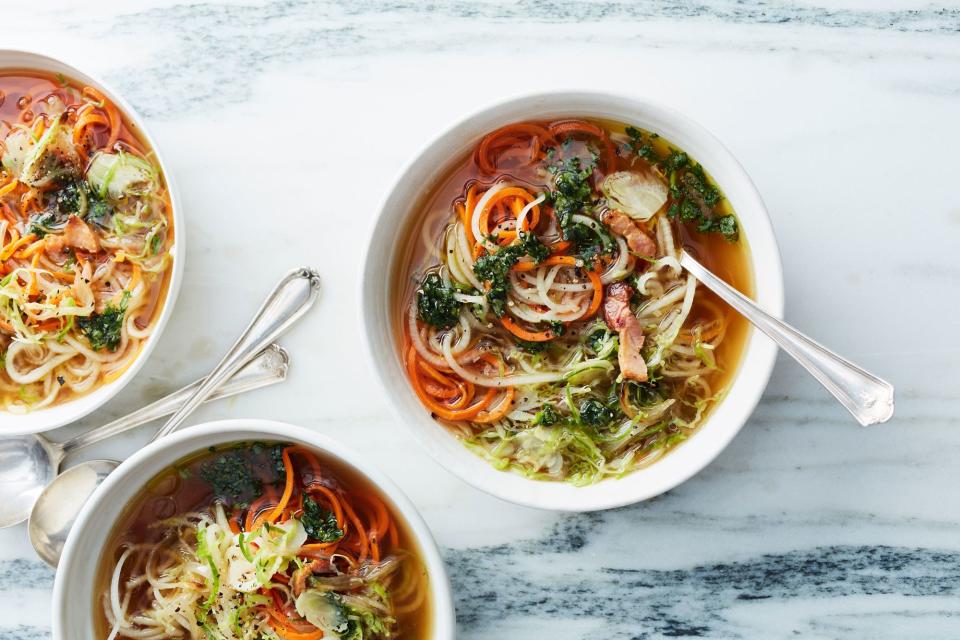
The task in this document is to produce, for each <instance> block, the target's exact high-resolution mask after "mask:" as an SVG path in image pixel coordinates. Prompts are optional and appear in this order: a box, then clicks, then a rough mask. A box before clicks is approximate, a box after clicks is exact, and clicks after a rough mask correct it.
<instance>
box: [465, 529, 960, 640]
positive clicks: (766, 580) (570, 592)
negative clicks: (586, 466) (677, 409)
mask: <svg viewBox="0 0 960 640" xmlns="http://www.w3.org/2000/svg"><path fill="white" fill-rule="evenodd" d="M626 511H629V510H626ZM622 515H623V511H621V512H620V513H619V514H618V513H617V512H614V513H611V514H588V515H578V516H570V517H566V518H564V519H562V520H560V521H559V522H558V523H557V525H556V526H555V527H554V529H553V530H552V531H550V532H549V533H548V534H547V535H546V536H544V537H542V538H538V539H533V540H527V541H522V542H519V543H515V544H505V545H496V546H490V547H482V548H473V549H463V550H448V551H447V552H446V560H447V563H448V565H449V569H450V573H451V575H452V576H453V585H454V592H455V593H456V600H457V619H458V623H459V625H460V630H461V633H462V634H463V635H464V636H466V637H474V636H475V637H485V633H488V632H489V630H490V629H496V628H509V627H510V626H511V625H515V624H517V623H519V622H520V621H522V620H523V619H524V618H525V617H527V616H533V617H537V618H543V617H547V618H551V619H553V620H554V621H558V620H559V621H570V622H577V621H582V620H587V621H594V622H597V623H598V624H602V625H603V628H604V632H603V634H602V637H603V638H607V639H610V640H621V639H622V640H639V639H648V638H667V637H704V638H745V637H751V631H752V630H751V629H750V628H749V627H746V626H745V625H743V624H742V622H741V621H740V620H738V619H737V618H736V617H735V615H734V614H736V612H737V610H738V607H743V606H746V605H747V604H749V603H753V602H758V603H760V602H762V601H766V600H770V601H771V602H776V603H777V606H778V607H789V605H790V602H791V601H794V600H796V601H799V602H803V603H805V604H808V605H809V601H810V600H813V601H822V602H824V603H826V602H828V601H830V600H833V599H838V598H857V597H859V596H884V595H896V596H903V597H906V598H922V597H936V598H941V597H949V598H955V597H956V596H957V595H958V594H960V553H958V552H956V551H952V550H951V551H948V550H936V549H924V548H916V547H894V546H885V545H866V546H853V545H831V546H818V547H814V548H810V549H796V550H791V551H787V552H783V553H776V554H767V553H765V554H757V555H749V556H748V557H746V558H745V559H742V560H739V561H735V562H718V563H710V564H697V565H694V566H690V567H687V568H682V569H671V570H657V569H643V568H622V567H613V566H605V564H604V561H600V562H599V563H596V560H595V558H593V557H592V554H591V553H590V552H591V546H592V545H593V544H594V541H593V540H591V538H592V537H594V534H596V533H597V532H598V531H599V530H600V529H602V528H603V527H604V526H606V525H609V524H610V520H611V519H619V518H621V517H622ZM621 524H623V523H621ZM624 552H625V553H626V550H624ZM570 554H579V557H580V558H581V561H580V562H579V563H574V562H570V561H569V559H570ZM614 555H615V554H614ZM604 559H606V556H604ZM505 560H506V561H505ZM532 566H537V567H538V568H539V569H540V570H539V571H536V572H532V571H531V570H530V568H531V567H532ZM918 604H919V601H918ZM757 606H761V605H757ZM824 609H825V610H826V611H825V612H824V614H823V616H822V617H823V618H829V617H830V614H829V607H824ZM924 613H925V614H926V615H934V614H936V615H943V616H947V617H948V618H955V619H956V624H955V625H954V629H955V630H956V631H957V632H960V603H957V602H945V603H943V604H942V605H939V608H937V609H935V610H934V611H925V612H924ZM889 614H890V615H891V616H893V615H894V614H896V615H899V616H906V617H909V616H910V615H911V612H910V611H909V608H906V609H905V610H903V611H900V612H893V611H891V612H889ZM784 622H785V624H783V625H778V624H776V623H774V625H773V629H775V630H776V632H777V633H778V636H779V635H780V634H782V635H783V636H789V635H801V636H802V635H805V634H815V635H819V634H823V633H830V632H831V630H830V626H831V624H832V623H831V622H830V621H829V620H824V619H821V615H817V614H814V615H812V616H811V618H810V619H801V620H789V619H788V620H785V621H784ZM845 624H847V625H848V626H849V625H853V626H854V627H856V628H857V629H858V630H859V631H863V630H864V629H865V628H870V627H872V623H871V621H870V619H869V616H868V617H866V618H865V619H862V620H853V619H852V620H850V621H847V622H846V623H845ZM769 632H770V630H769V629H768V630H767V633H769ZM767 637H769V636H767Z"/></svg>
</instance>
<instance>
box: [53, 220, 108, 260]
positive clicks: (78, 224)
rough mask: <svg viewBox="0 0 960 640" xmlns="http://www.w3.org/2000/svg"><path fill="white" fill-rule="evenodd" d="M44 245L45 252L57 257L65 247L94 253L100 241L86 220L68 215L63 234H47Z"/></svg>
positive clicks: (98, 247)
mask: <svg viewBox="0 0 960 640" xmlns="http://www.w3.org/2000/svg"><path fill="white" fill-rule="evenodd" d="M44 247H45V248H46V250H47V253H49V254H50V255H51V256H54V257H57V256H62V254H63V250H64V248H66V247H72V248H74V249H80V250H81V251H86V252H88V253H96V252H97V251H99V250H100V243H99V242H98V241H97V236H96V234H95V233H94V232H93V229H91V228H90V226H89V225H88V224H87V223H86V222H84V221H83V220H81V219H80V218H78V217H77V216H70V217H69V218H68V219H67V224H66V225H64V227H63V234H61V235H55V236H49V237H48V238H47V241H46V243H44Z"/></svg>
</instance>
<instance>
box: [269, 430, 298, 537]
mask: <svg viewBox="0 0 960 640" xmlns="http://www.w3.org/2000/svg"><path fill="white" fill-rule="evenodd" d="M280 457H281V459H282V460H283V470H284V472H285V475H286V482H285V483H284V486H283V495H282V496H280V502H278V503H277V506H276V507H274V509H273V511H271V512H270V514H269V515H268V516H267V522H269V523H271V524H272V523H274V522H276V521H277V520H278V519H279V518H280V515H281V514H282V513H283V510H284V509H285V508H286V507H287V503H288V502H290V496H292V495H293V464H292V463H291V462H290V448H289V447H286V448H284V450H283V451H282V452H281V454H280Z"/></svg>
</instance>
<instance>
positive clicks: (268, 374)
mask: <svg viewBox="0 0 960 640" xmlns="http://www.w3.org/2000/svg"><path fill="white" fill-rule="evenodd" d="M289 366H290V355H289V354H288V353H287V352H286V350H284V348H283V347H281V346H280V345H278V344H273V345H270V346H269V347H267V348H266V349H264V350H263V351H261V352H260V353H259V354H257V356H256V357H255V358H254V359H253V360H251V361H250V362H248V363H247V364H246V365H244V367H243V368H242V369H240V371H238V372H237V373H235V374H234V375H233V377H232V378H230V379H229V380H227V381H226V382H224V383H223V384H222V385H220V387H219V388H218V389H217V390H216V391H215V392H214V393H213V395H211V396H210V398H209V400H219V399H220V398H228V397H230V396H235V395H238V394H240V393H245V392H247V391H253V390H255V389H260V388H261V387H266V386H269V385H271V384H276V383H277V382H283V381H284V380H285V379H286V377H287V369H288V368H289ZM202 382H203V380H202V379H201V380H197V381H196V382H194V383H193V384H190V385H187V386H186V387H183V388H182V389H180V390H179V391H174V392H173V393H171V394H170V395H168V396H165V397H163V398H160V399H159V400H157V401H156V402H153V403H151V404H148V405H147V406H145V407H143V408H142V409H138V410H136V411H134V412H133V413H130V414H128V415H125V416H123V417H122V418H117V419H116V420H114V421H113V422H109V423H107V424H105V425H103V426H102V427H98V428H96V429H93V430H92V431H88V432H86V433H82V434H80V435H78V436H77V437H75V438H71V439H70V440H67V441H66V442H64V443H62V444H60V445H59V447H60V449H61V451H62V452H63V454H64V455H69V454H71V453H73V452H74V451H76V450H77V449H82V448H83V447H86V446H88V445H91V444H93V443H95V442H100V441H101V440H105V439H107V438H111V437H113V436H115V435H117V434H120V433H124V432H125V431H129V430H130V429H133V428H135V427H138V426H140V425H142V424H144V423H147V422H150V421H151V420H156V419H157V418H162V417H163V416H168V415H170V414H171V413H173V412H174V411H176V410H177V409H179V408H180V406H181V405H183V403H184V402H185V401H186V400H187V398H189V397H190V396H191V394H193V393H194V392H195V391H196V390H197V389H198V388H199V387H200V385H201V383H202Z"/></svg>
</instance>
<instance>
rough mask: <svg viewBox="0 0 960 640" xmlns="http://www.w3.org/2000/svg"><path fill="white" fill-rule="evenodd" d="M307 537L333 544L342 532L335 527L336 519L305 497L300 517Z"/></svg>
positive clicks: (308, 497) (311, 499) (340, 536)
mask: <svg viewBox="0 0 960 640" xmlns="http://www.w3.org/2000/svg"><path fill="white" fill-rule="evenodd" d="M300 522H301V523H302V524H303V528H304V529H306V530H307V535H308V536H310V538H312V539H313V540H317V541H318V542H335V541H337V540H339V539H340V538H342V537H343V531H342V530H341V529H340V527H339V526H337V518H336V516H334V515H333V513H331V512H330V511H327V510H326V509H324V508H323V507H321V506H320V505H319V504H317V503H316V502H315V501H314V500H313V498H311V497H310V496H306V497H305V498H304V499H303V515H302V516H301V517H300Z"/></svg>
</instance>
